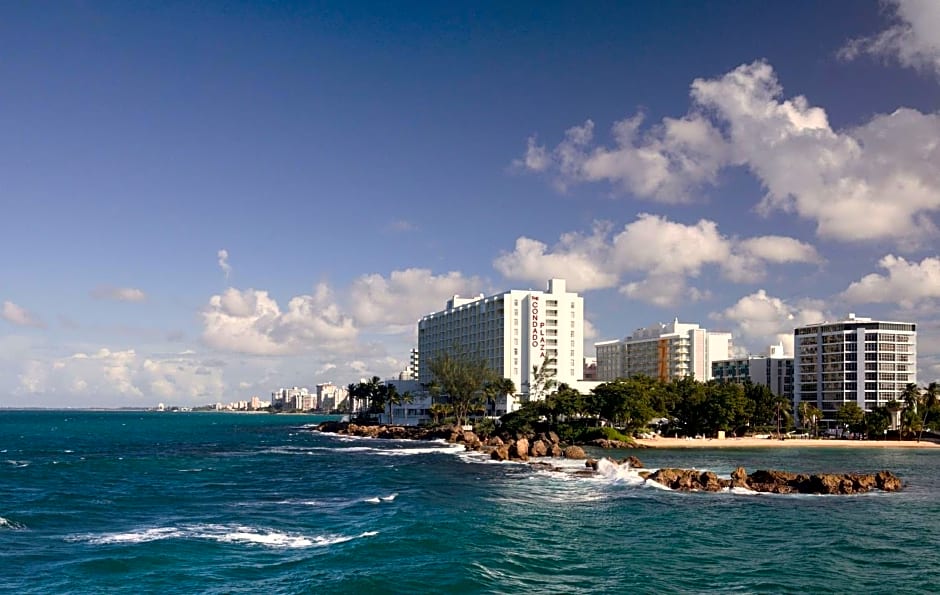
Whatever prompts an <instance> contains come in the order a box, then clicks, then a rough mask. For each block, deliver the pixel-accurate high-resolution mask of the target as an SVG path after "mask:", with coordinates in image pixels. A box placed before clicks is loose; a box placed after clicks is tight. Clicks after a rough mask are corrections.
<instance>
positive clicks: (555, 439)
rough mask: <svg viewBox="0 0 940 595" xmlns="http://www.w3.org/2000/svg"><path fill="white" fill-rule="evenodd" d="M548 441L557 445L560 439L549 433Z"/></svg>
mask: <svg viewBox="0 0 940 595" xmlns="http://www.w3.org/2000/svg"><path fill="white" fill-rule="evenodd" d="M548 441H549V442H551V443H552V444H559V443H560V442H561V439H560V438H558V434H556V433H555V432H549V433H548Z"/></svg>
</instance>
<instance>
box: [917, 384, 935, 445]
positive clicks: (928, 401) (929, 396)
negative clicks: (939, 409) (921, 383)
mask: <svg viewBox="0 0 940 595" xmlns="http://www.w3.org/2000/svg"><path fill="white" fill-rule="evenodd" d="M938 402H940V383H938V382H936V381H934V382H931V383H930V384H928V385H927V387H926V388H925V389H924V393H923V395H922V396H921V404H922V405H923V406H924V416H923V419H922V420H921V423H920V433H918V434H917V441H918V442H920V439H921V437H922V436H923V435H924V427H925V426H926V425H927V414H928V413H930V410H931V409H933V408H934V407H936V406H937V403H938Z"/></svg>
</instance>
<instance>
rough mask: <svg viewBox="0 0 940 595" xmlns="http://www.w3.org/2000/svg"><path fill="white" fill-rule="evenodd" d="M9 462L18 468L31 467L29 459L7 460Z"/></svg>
mask: <svg viewBox="0 0 940 595" xmlns="http://www.w3.org/2000/svg"><path fill="white" fill-rule="evenodd" d="M7 463H9V464H11V465H13V466H14V467H17V468H20V467H29V461H13V460H7Z"/></svg>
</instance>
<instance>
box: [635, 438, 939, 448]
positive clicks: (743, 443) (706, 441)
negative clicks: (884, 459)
mask: <svg viewBox="0 0 940 595" xmlns="http://www.w3.org/2000/svg"><path fill="white" fill-rule="evenodd" d="M634 440H636V443H637V444H638V445H640V446H641V447H645V448H658V449H669V448H673V449H694V448H906V449H911V448H916V449H934V448H937V449H940V444H937V443H935V442H929V441H926V440H922V441H921V442H917V441H916V440H900V441H899V440H825V439H823V440H807V439H800V438H797V439H787V440H776V439H773V438H725V439H723V440H719V439H717V438H694V439H691V440H686V439H685V438H662V437H660V438H635V439H634Z"/></svg>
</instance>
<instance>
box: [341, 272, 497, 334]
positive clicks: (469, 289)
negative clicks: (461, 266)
mask: <svg viewBox="0 0 940 595" xmlns="http://www.w3.org/2000/svg"><path fill="white" fill-rule="evenodd" d="M482 285H483V282H482V281H481V280H480V279H479V278H477V277H464V276H463V275H462V274H461V273H458V272H450V273H446V274H443V275H434V274H433V273H432V272H431V271H430V270H428V269H417V268H414V269H405V270H401V271H392V273H391V274H390V275H389V276H388V277H387V278H386V277H383V276H382V275H379V274H374V275H363V276H362V277H359V278H358V279H356V280H355V281H354V282H353V284H352V287H351V288H350V292H349V293H350V310H351V312H352V315H353V317H354V318H355V320H356V322H357V324H359V325H363V326H367V325H378V326H381V327H382V329H381V330H383V331H385V332H402V331H405V330H407V331H413V330H414V328H415V327H416V325H417V322H418V319H420V318H421V317H422V316H424V315H425V314H428V313H430V312H436V311H438V310H441V309H443V308H444V305H445V302H446V301H447V300H448V299H449V298H451V297H453V296H454V295H462V296H471V295H477V294H479V293H480V292H481V291H482Z"/></svg>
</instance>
